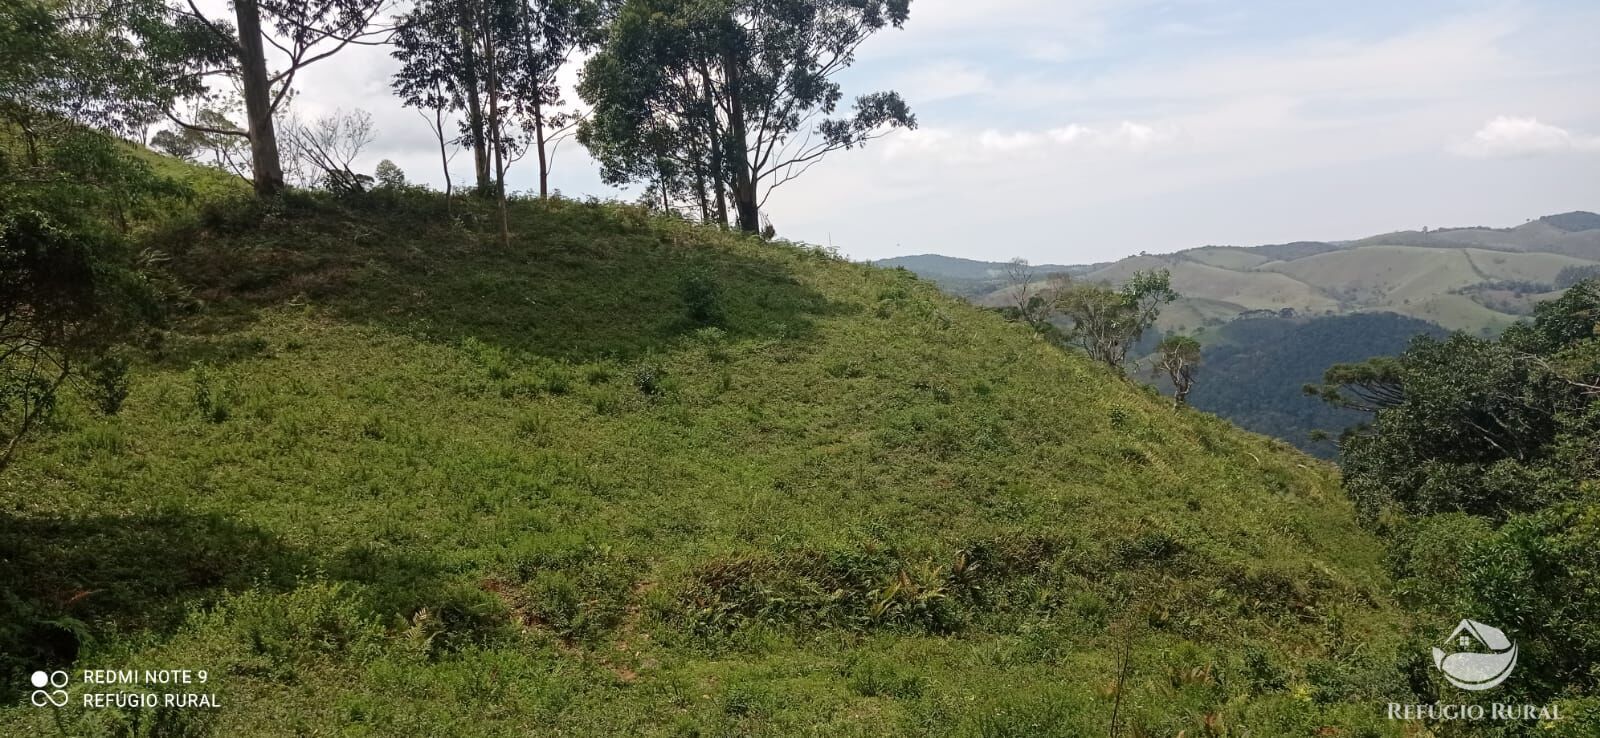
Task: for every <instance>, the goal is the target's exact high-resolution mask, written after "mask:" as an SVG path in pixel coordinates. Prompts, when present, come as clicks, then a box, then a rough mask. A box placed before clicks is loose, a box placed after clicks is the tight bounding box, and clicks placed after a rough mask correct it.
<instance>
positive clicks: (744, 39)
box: [578, 0, 916, 233]
mask: <svg viewBox="0 0 1600 738" xmlns="http://www.w3.org/2000/svg"><path fill="white" fill-rule="evenodd" d="M909 7H910V0H698V1H696V2H683V1H682V0H626V2H624V3H623V4H622V6H621V7H620V8H619V9H617V10H616V12H615V15H614V17H613V19H612V22H611V25H610V29H609V34H608V36H607V39H606V41H605V43H604V44H603V45H602V46H601V48H600V50H599V51H598V53H596V54H595V55H594V56H593V57H592V58H591V59H590V60H589V62H588V64H587V65H586V66H585V67H584V74H583V81H582V83H581V84H580V85H579V88H578V91H579V95H581V96H582V97H583V99H584V100H585V101H586V102H588V103H589V105H590V106H591V108H592V111H591V113H590V117H589V118H588V119H587V120H586V121H585V122H584V123H583V125H582V126H581V127H580V129H579V140H580V141H582V142H583V144H584V145H585V146H586V147H588V148H589V150H590V152H591V153H592V154H593V155H594V157H595V158H596V159H597V160H598V161H599V162H600V164H601V167H602V176H603V177H604V178H605V179H606V180H607V181H609V182H612V183H626V182H640V181H643V182H648V183H650V187H651V191H652V192H653V193H654V194H655V195H656V196H658V197H659V199H660V201H661V202H663V203H664V204H666V205H667V206H672V205H673V203H674V201H676V202H678V203H688V204H689V205H690V207H691V209H695V208H698V210H699V212H700V215H701V217H702V218H704V219H707V220H716V221H718V222H722V223H726V222H727V220H728V212H727V210H728V208H727V201H728V200H730V199H731V200H732V202H733V210H734V214H735V217H736V218H737V222H738V225H739V228H740V229H742V230H744V231H747V232H751V233H754V232H757V231H759V230H760V229H761V208H762V205H763V204H764V203H765V202H766V199H767V197H768V196H769V195H770V194H771V193H772V191H773V190H774V189H775V188H777V187H779V186H781V185H783V184H784V183H786V182H789V181H791V180H793V179H795V178H796V177H799V176H800V175H802V174H804V173H805V172H806V171H807V170H808V169H810V168H811V167H812V166H814V165H815V164H816V163H817V162H819V161H821V160H822V159H823V158H824V157H826V156H827V155H828V154H829V153H832V152H835V151H839V150H841V149H851V148H855V147H857V146H861V145H863V144H865V143H866V142H867V141H870V140H872V139H874V138H877V137H879V136H882V135H884V134H885V133H887V132H889V131H890V130H892V129H895V128H901V127H904V128H914V127H915V126H916V118H915V117H914V116H913V115H912V114H911V111H910V109H909V108H908V107H907V105H906V103H905V101H904V100H902V99H901V98H900V95H899V94H897V93H894V92H877V93H872V94H867V95H863V96H860V97H858V98H856V100H855V102H854V105H853V106H852V108H851V110H850V111H849V114H848V115H843V116H835V114H836V113H838V112H839V105H840V102H841V101H842V100H843V97H844V94H843V91H842V89H841V88H840V85H839V83H838V81H837V80H836V79H835V77H836V76H837V75H838V74H839V72H841V71H843V70H844V69H846V68H847V67H849V66H850V65H851V63H853V62H854V61H855V55H856V51H857V49H858V48H860V46H861V44H862V43H863V42H865V41H866V40H867V39H868V38H870V37H871V36H872V35H873V34H875V33H877V32H878V31H880V30H883V29H884V28H886V27H894V28H899V27H902V26H903V25H904V24H905V22H906V18H907V16H908V14H909Z"/></svg>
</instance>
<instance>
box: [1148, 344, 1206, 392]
mask: <svg viewBox="0 0 1600 738" xmlns="http://www.w3.org/2000/svg"><path fill="white" fill-rule="evenodd" d="M1200 359H1201V355H1200V342H1199V341H1196V340H1195V339H1193V338H1191V337H1189V336H1178V335H1173V336H1167V337H1166V338H1164V339H1162V340H1161V343H1160V344H1159V345H1157V346H1156V360H1155V366H1152V367H1150V374H1151V376H1154V377H1159V376H1161V375H1162V374H1166V375H1167V379H1169V380H1171V381H1172V404H1173V405H1174V406H1178V405H1187V404H1189V391H1190V390H1192V389H1194V375H1195V369H1196V368H1198V367H1199V366H1200Z"/></svg>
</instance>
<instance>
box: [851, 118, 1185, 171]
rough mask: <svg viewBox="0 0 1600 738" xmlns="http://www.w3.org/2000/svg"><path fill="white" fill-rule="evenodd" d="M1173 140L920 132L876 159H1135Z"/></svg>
mask: <svg viewBox="0 0 1600 738" xmlns="http://www.w3.org/2000/svg"><path fill="white" fill-rule="evenodd" d="M1177 140H1178V131H1177V128H1176V127H1174V126H1172V125H1168V124H1159V125H1149V124H1145V123H1134V122H1132V121H1122V122H1121V123H1117V124H1115V125H1103V126H1091V125H1083V124H1081V123H1072V124H1069V125H1065V126H1061V127H1058V128H1050V129H1045V130H1011V131H1005V130H999V129H996V128H986V129H982V130H969V129H954V128H938V127H932V128H929V127H924V128H920V129H917V130H915V131H901V132H898V133H896V134H895V135H894V136H892V137H891V138H890V139H888V140H887V141H885V142H884V146H883V148H882V149H881V152H882V153H881V155H882V157H883V158H884V159H886V160H894V161H898V162H903V163H923V164H937V163H941V162H942V163H965V164H971V163H978V162H985V161H990V160H994V159H998V158H1003V157H1014V156H1017V155H1022V154H1026V155H1028V156H1050V157H1053V156H1057V155H1061V154H1068V153H1072V152H1085V153H1090V152H1097V153H1109V154H1137V153H1141V152H1145V151H1150V150H1152V149H1155V148H1158V147H1161V146H1165V145H1167V144H1170V143H1173V142H1175V141H1177Z"/></svg>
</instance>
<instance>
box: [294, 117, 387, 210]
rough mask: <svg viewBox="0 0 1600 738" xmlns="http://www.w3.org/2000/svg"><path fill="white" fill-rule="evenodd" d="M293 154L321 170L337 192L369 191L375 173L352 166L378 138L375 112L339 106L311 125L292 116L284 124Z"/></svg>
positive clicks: (330, 185) (325, 183) (330, 187)
mask: <svg viewBox="0 0 1600 738" xmlns="http://www.w3.org/2000/svg"><path fill="white" fill-rule="evenodd" d="M284 133H285V140H286V141H287V142H288V148H289V150H290V158H291V159H293V160H296V161H298V162H301V163H303V164H304V165H306V166H307V167H308V168H309V169H311V170H314V171H316V172H317V173H319V175H320V177H321V179H322V183H323V185H324V186H325V187H327V188H328V189H329V190H330V191H332V192H335V193H341V194H344V193H351V192H362V191H365V190H366V188H367V185H368V184H370V183H371V182H372V177H370V176H368V175H365V174H360V173H358V172H356V171H355V169H353V168H352V165H353V164H354V163H355V160H356V158H357V157H359V156H360V155H361V151H362V149H365V148H366V147H367V146H368V145H370V144H371V143H372V141H373V139H374V138H376V135H377V134H376V131H375V130H374V129H373V127H372V116H371V115H370V114H368V113H367V111H365V110H359V109H358V110H355V111H352V112H350V113H345V112H344V111H342V110H336V111H334V112H333V113H331V114H329V115H325V116H323V117H321V118H318V119H317V120H316V121H314V122H313V123H311V124H309V125H304V124H300V123H299V122H298V120H296V119H291V120H290V121H289V123H288V124H287V125H285V126H284Z"/></svg>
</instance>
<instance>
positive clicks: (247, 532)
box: [0, 195, 1405, 736]
mask: <svg viewBox="0 0 1600 738" xmlns="http://www.w3.org/2000/svg"><path fill="white" fill-rule="evenodd" d="M458 208H459V209H458V212H457V216H458V217H457V218H456V219H455V222H452V221H451V219H450V218H447V217H446V216H445V214H444V212H443V203H442V201H440V200H439V199H438V198H434V197H429V196H423V195H415V196H412V195H406V196H396V197H377V196H375V197H373V198H370V201H369V202H365V203H363V204H361V205H360V206H359V207H354V206H341V205H335V204H330V203H326V202H322V201H317V200H307V199H305V198H291V199H290V200H288V201H286V202H285V203H282V204H279V205H276V206H273V207H267V208H262V207H258V206H254V205H250V204H248V203H243V202H240V203H236V204H235V205H231V206H214V207H211V208H209V209H206V210H204V211H203V212H202V213H201V214H200V215H199V216H197V218H196V219H195V220H194V221H193V222H185V223H181V224H178V225H174V226H173V227H171V228H169V229H168V230H166V231H165V232H163V233H162V234H161V235H160V236H159V242H158V244H157V245H159V247H160V248H162V249H163V250H164V251H166V252H167V253H168V254H170V255H172V257H173V260H172V262H171V266H172V268H173V269H174V270H175V271H176V272H178V273H179V274H180V275H181V276H182V277H183V278H184V279H185V280H186V281H187V282H188V283H189V284H190V285H192V289H193V292H192V294H193V296H194V304H193V306H192V309H191V312H190V313H189V314H187V315H185V316H183V317H182V319H181V320H180V321H179V322H178V323H177V324H176V325H175V326H174V329H173V330H172V331H170V332H169V333H168V334H167V335H166V337H165V340H163V341H161V342H160V343H159V344H158V345H153V346H150V347H148V349H149V351H148V356H147V357H146V359H145V360H144V361H143V363H141V364H140V365H139V366H138V368H137V374H136V376H135V381H134V383H133V387H132V394H131V396H130V397H129V399H128V401H127V403H126V406H125V408H124V410H123V411H122V413H121V414H119V415H118V416H115V417H100V416H98V415H96V414H94V413H93V412H92V411H91V410H90V409H89V406H88V404H87V403H86V402H82V401H78V400H73V401H70V402H69V403H68V404H67V406H66V408H65V409H64V410H63V412H62V413H61V415H60V416H59V417H58V419H57V422H56V424H55V425H54V427H52V428H50V429H48V431H47V432H46V433H45V434H44V435H42V436H41V437H40V438H39V439H38V440H37V441H36V442H35V443H33V444H32V445H30V446H29V447H28V448H27V449H26V451H25V453H24V455H23V458H22V460H21V461H20V462H19V463H18V464H17V465H16V466H15V467H14V468H12V469H10V470H8V471H7V472H6V473H5V474H4V475H3V476H0V501H3V504H4V508H3V510H0V560H3V561H5V567H4V568H3V569H0V590H3V591H4V593H5V594H6V596H5V597H4V598H0V622H4V623H5V624H6V625H5V626H4V629H3V630H0V639H3V640H0V656H3V659H0V667H3V669H4V673H3V674H0V685H4V686H3V687H0V697H3V698H4V699H3V700H0V701H3V703H4V704H5V705H8V706H7V707H4V708H0V733H6V734H19V735H20V734H41V735H49V734H53V733H55V732H56V731H57V730H58V729H64V730H65V732H66V733H68V734H71V735H113V734H130V733H131V734H148V735H156V734H160V735H184V734H190V735H194V734H207V735H333V734H339V735H506V736H511V735H528V734H565V735H600V734H625V733H626V734H632V733H646V734H672V735H706V734H715V735H728V734H817V735H883V734H905V735H922V734H953V735H974V736H1002V735H1084V734H1104V733H1105V732H1106V730H1107V729H1108V726H1109V724H1110V716H1111V713H1112V710H1113V707H1114V705H1115V704H1117V703H1118V702H1119V701H1120V703H1121V708H1120V709H1121V713H1122V716H1123V717H1122V724H1123V729H1124V731H1132V730H1138V731H1142V732H1141V733H1137V734H1140V735H1175V734H1178V733H1179V732H1180V731H1186V733H1185V734H1186V735H1189V736H1195V735H1205V734H1207V733H1206V730H1207V727H1206V726H1207V725H1208V724H1209V725H1211V726H1213V729H1217V728H1218V726H1221V727H1222V728H1225V729H1226V730H1228V731H1233V732H1234V733H1240V732H1241V731H1248V732H1249V734H1252V735H1312V734H1317V731H1318V730H1319V729H1321V728H1324V727H1335V728H1338V729H1340V730H1342V731H1344V732H1341V733H1338V734H1339V735H1368V734H1386V733H1392V732H1395V731H1397V730H1398V728H1399V726H1397V725H1394V724H1390V723H1388V722H1386V721H1383V720H1381V719H1380V718H1381V704H1380V703H1381V702H1382V701H1383V700H1384V699H1385V698H1388V697H1391V696H1393V697H1397V698H1398V696H1399V695H1402V694H1403V693H1404V685H1403V682H1402V681H1401V680H1400V676H1399V672H1398V671H1397V669H1396V668H1395V667H1394V662H1395V654H1396V652H1397V651H1396V649H1397V648H1398V647H1399V644H1398V643H1397V641H1398V640H1399V639H1400V637H1401V636H1400V634H1401V633H1403V632H1404V630H1405V626H1404V623H1403V621H1402V616H1401V615H1400V614H1399V613H1398V611H1397V610H1396V609H1394V607H1393V606H1392V605H1391V604H1390V603H1389V600H1388V599H1387V594H1386V593H1387V591H1388V587H1389V585H1388V582H1386V581H1385V580H1384V578H1383V574H1382V566H1381V562H1380V557H1381V549H1380V546H1379V544H1378V542H1377V541H1376V540H1375V539H1374V538H1372V537H1370V536H1368V535H1367V534H1365V533H1363V532H1361V531H1360V530H1359V529H1358V528H1357V527H1356V526H1355V525H1354V523H1353V522H1352V515H1351V510H1350V507H1349V505H1348V503H1347V502H1346V501H1345V500H1344V499H1343V498H1342V496H1341V494H1340V492H1339V491H1338V488H1337V484H1336V480H1335V476H1334V473H1333V471H1332V469H1331V468H1330V467H1327V466H1324V465H1322V464H1319V463H1317V462H1314V461H1312V460H1310V459H1308V458H1307V457H1305V456H1302V455H1300V454H1299V453H1297V452H1294V451H1293V450H1291V449H1289V448H1288V447H1287V446H1285V445H1284V444H1281V443H1278V442H1273V441H1269V440H1267V439H1264V438H1261V437H1258V436H1253V435H1249V434H1246V433H1243V432H1240V431H1238V430H1236V429H1234V428H1233V427H1231V426H1229V425H1227V424H1226V423H1224V422H1222V421H1220V420H1217V419H1215V418H1213V417H1210V416H1206V415H1202V414H1199V413H1194V412H1189V411H1180V412H1174V411H1173V410H1172V409H1171V406H1170V402H1169V401H1168V400H1165V399H1163V398H1159V397H1156V396H1154V395H1152V394H1148V393H1146V392H1145V391H1142V390H1139V389H1137V388H1135V387H1134V386H1133V385H1131V384H1129V383H1126V382H1124V381H1121V380H1119V379H1117V378H1115V377H1113V376H1111V375H1110V374H1109V373H1108V372H1106V371H1104V370H1102V369H1101V368H1099V367H1096V366H1093V365H1091V364H1089V363H1088V362H1086V361H1084V360H1081V359H1079V358H1076V357H1074V356H1071V355H1068V354H1065V353H1063V352H1061V351H1059V350H1056V349H1054V348H1052V347H1050V346H1048V345H1046V344H1044V343H1042V342H1040V341H1038V340H1037V339H1035V338H1034V337H1032V336H1031V335H1030V334H1029V333H1028V332H1027V331H1025V330H1023V329H1021V328H1019V327H1017V326H1014V325H1011V324H1007V323H1005V322H1003V321H1002V320H1001V319H1000V318H999V317H998V316H996V315H993V314H990V313H987V312H984V311H981V310H979V309H977V308H974V307H971V306H968V305H965V304H963V303H961V302H959V301H957V300H955V299H953V298H948V297H945V296H942V295H940V294H939V293H938V291H937V289H936V288H935V287H934V286H933V285H931V284H929V283H924V282H920V281H918V280H916V279H915V278H914V277H912V276H911V275H910V274H909V273H905V272H898V271H886V270H876V269H871V268H868V267H864V266H860V265H855V264H850V263H845V262H842V261H839V260H837V259H835V258H832V257H830V256H828V255H827V254H825V253H822V252H819V251H816V250H813V249H808V248H802V247H795V246H787V245H772V244H765V243H761V242H759V241H755V240H749V239H743V238H739V237H735V236H731V235H727V234H722V233H720V232H716V231H713V230H709V229H704V228H698V227H693V226H689V225H686V224H683V223H678V222H674V221H669V220H663V219H655V218H651V217H648V216H646V215H645V214H643V213H642V212H641V211H638V210H636V209H633V208H628V207H620V206H612V205H601V204H582V203H573V202H564V201H556V202H550V203H528V202H519V203H516V204H515V205H514V210H513V215H514V218H513V224H512V231H513V233H514V234H516V235H515V239H514V242H513V244H512V246H511V248H509V249H507V248H504V247H503V246H501V245H500V244H499V243H498V242H497V239H496V238H495V237H494V236H493V235H492V232H493V230H494V229H493V227H492V225H491V224H490V222H489V220H488V217H489V216H488V214H487V213H486V212H484V211H481V210H479V209H477V208H472V207H462V206H458ZM707 294H709V295H711V297H709V298H708V297H706V295H707ZM708 300H709V302H710V304H711V306H712V307H713V308H714V309H713V310H712V311H711V313H712V315H709V316H708V315H707V314H706V313H705V311H703V310H701V311H695V310H690V309H689V304H690V303H696V304H702V305H703V304H705V303H706V302H707V301H708ZM697 312H698V313H699V315H695V313H697ZM708 323H709V324H708ZM1124 647H1127V648H1129V649H1131V654H1132V660H1131V668H1130V669H1129V672H1128V677H1127V679H1126V683H1125V684H1123V685H1122V686H1121V689H1120V699H1119V690H1118V686H1117V673H1118V665H1117V655H1118V654H1119V653H1121V652H1122V650H1123V648H1124ZM46 665H51V666H59V667H62V668H68V667H70V668H72V669H85V668H157V667H160V668H191V669H206V670H208V672H209V675H210V682H209V685H210V686H209V687H208V688H207V689H205V690H204V691H209V692H215V693H217V695H218V699H219V700H221V702H222V704H223V705H224V707H222V708H221V709H217V710H214V711H209V712H170V711H168V712H162V711H158V710H138V709H124V710H115V709H111V710H86V709H82V708H79V707H69V708H65V709H62V710H60V711H53V710H46V709H35V708H31V707H25V706H24V707H15V705H21V704H23V702H24V699H25V695H24V692H23V691H22V685H23V684H24V680H25V675H26V673H27V672H28V671H30V670H31V669H33V668H39V667H43V666H46ZM83 689H84V688H83V687H81V686H79V687H74V690H75V694H76V693H77V692H81V691H83ZM58 726H59V728H58ZM141 731H142V732H141ZM1130 734H1133V733H1130Z"/></svg>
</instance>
